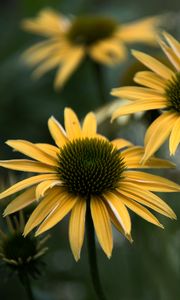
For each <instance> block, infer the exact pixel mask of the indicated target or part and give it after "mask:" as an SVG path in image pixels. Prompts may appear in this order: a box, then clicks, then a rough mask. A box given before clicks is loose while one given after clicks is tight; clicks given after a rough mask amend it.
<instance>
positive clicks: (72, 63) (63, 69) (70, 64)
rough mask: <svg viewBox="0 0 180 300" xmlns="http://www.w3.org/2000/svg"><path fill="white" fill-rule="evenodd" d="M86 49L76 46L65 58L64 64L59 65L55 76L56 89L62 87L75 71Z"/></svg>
mask: <svg viewBox="0 0 180 300" xmlns="http://www.w3.org/2000/svg"><path fill="white" fill-rule="evenodd" d="M84 55H85V51H84V48H83V47H74V49H72V51H71V53H68V55H67V56H66V59H65V58H64V60H63V63H62V65H61V66H60V67H59V70H58V72H57V75H56V78H55V89H59V88H61V87H62V86H63V85H64V83H65V82H66V81H67V79H68V78H69V76H70V75H71V74H72V73H73V72H74V71H75V69H76V68H77V67H78V65H79V64H80V62H81V61H82V60H83V58H84Z"/></svg>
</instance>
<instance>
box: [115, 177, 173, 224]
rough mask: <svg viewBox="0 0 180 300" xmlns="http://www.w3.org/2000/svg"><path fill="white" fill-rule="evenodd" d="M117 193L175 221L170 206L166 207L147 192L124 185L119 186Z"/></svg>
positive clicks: (159, 199)
mask: <svg viewBox="0 0 180 300" xmlns="http://www.w3.org/2000/svg"><path fill="white" fill-rule="evenodd" d="M118 191H119V193H120V195H121V197H122V195H124V196H125V197H128V198H129V199H132V200H135V201H137V202H139V203H141V204H143V205H145V206H147V207H150V208H151V209H153V210H155V211H157V212H159V213H160V214H162V215H165V216H166V217H168V218H171V219H176V215H175V213H174V212H173V210H172V209H171V208H170V206H169V205H167V204H166V203H165V202H164V201H163V200H162V199H161V198H159V197H158V196H156V195H154V194H153V193H151V192H149V191H146V190H142V189H141V190H140V189H139V188H138V187H135V186H134V185H133V184H131V183H129V184H126V186H125V187H124V188H123V187H122V186H121V188H120V189H118Z"/></svg>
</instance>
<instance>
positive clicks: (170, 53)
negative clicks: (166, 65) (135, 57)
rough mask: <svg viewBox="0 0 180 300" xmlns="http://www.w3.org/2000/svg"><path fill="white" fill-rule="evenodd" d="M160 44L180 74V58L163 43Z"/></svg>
mask: <svg viewBox="0 0 180 300" xmlns="http://www.w3.org/2000/svg"><path fill="white" fill-rule="evenodd" d="M159 44H160V46H161V48H162V50H163V51H164V53H165V54H166V56H167V57H168V59H169V60H170V62H171V63H172V64H173V66H174V67H175V68H176V70H177V71H178V72H179V71H180V57H177V56H176V55H175V53H174V51H173V50H172V49H171V48H169V47H168V46H167V45H166V44H165V43H164V42H163V41H161V40H160V41H159Z"/></svg>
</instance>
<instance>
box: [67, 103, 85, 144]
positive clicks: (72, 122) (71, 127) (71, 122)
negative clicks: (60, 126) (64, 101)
mask: <svg viewBox="0 0 180 300" xmlns="http://www.w3.org/2000/svg"><path fill="white" fill-rule="evenodd" d="M64 120H65V128H66V132H67V136H68V138H69V139H70V140H73V139H76V138H80V137H81V136H82V133H81V126H80V123H79V120H78V118H77V116H76V114H75V112H74V111H73V110H72V109H71V108H65V110H64Z"/></svg>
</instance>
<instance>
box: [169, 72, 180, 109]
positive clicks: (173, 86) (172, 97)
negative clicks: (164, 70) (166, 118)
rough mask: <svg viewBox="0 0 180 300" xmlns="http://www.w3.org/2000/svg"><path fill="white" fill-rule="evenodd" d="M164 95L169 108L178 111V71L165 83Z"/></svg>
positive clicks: (179, 78) (179, 75) (179, 98)
mask: <svg viewBox="0 0 180 300" xmlns="http://www.w3.org/2000/svg"><path fill="white" fill-rule="evenodd" d="M166 96H167V98H168V101H169V106H170V108H171V109H173V110H175V111H177V112H178V113H180V72H179V73H177V74H176V75H175V76H174V78H173V79H172V80H171V81H170V82H169V84H168V85H167V88H166Z"/></svg>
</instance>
